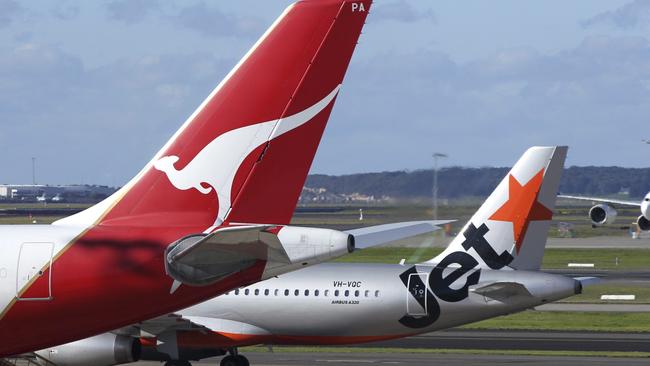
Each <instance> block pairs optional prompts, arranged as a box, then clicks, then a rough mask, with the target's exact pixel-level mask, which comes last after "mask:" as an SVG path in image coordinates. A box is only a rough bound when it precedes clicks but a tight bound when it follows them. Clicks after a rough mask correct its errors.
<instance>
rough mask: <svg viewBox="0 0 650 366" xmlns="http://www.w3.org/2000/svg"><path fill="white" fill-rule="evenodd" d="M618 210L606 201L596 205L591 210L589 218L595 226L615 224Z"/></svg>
mask: <svg viewBox="0 0 650 366" xmlns="http://www.w3.org/2000/svg"><path fill="white" fill-rule="evenodd" d="M617 214H618V213H617V212H616V210H615V209H614V208H613V207H611V206H609V205H606V204H604V203H601V204H599V205H596V206H594V207H592V208H591V209H590V210H589V218H590V219H591V223H592V224H593V225H594V226H601V225H607V224H613V223H614V221H616V215H617Z"/></svg>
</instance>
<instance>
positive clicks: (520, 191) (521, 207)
mask: <svg viewBox="0 0 650 366" xmlns="http://www.w3.org/2000/svg"><path fill="white" fill-rule="evenodd" d="M509 178H510V179H509V181H508V201H506V203H504V204H503V206H501V207H500V208H499V209H498V210H497V211H496V212H495V213H494V214H492V216H490V218H489V219H490V220H495V221H510V222H512V229H513V232H514V237H515V247H516V249H517V254H519V250H520V249H521V244H522V243H523V242H524V237H525V235H526V230H528V224H529V223H530V222H531V221H546V220H550V219H551V218H552V217H553V211H551V210H549V209H548V208H546V207H545V206H544V205H542V204H541V203H539V202H538V201H537V195H538V194H539V189H540V187H541V186H542V182H543V181H544V169H542V170H540V171H539V173H537V174H536V175H535V176H534V177H532V178H531V179H530V180H529V181H528V183H526V184H525V185H523V186H522V185H521V184H520V183H519V182H518V181H517V179H515V177H513V176H512V175H510V177H509Z"/></svg>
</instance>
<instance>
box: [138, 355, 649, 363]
mask: <svg viewBox="0 0 650 366" xmlns="http://www.w3.org/2000/svg"><path fill="white" fill-rule="evenodd" d="M246 357H248V359H249V360H250V363H251V365H252V366H313V365H318V366H327V365H349V366H360V365H409V366H431V365H445V366H456V365H457V366H469V365H477V366H494V365H515V364H516V365H521V364H525V365H532V366H561V365H571V366H575V365H589V366H618V365H621V366H641V365H643V366H646V365H648V359H646V358H606V357H561V356H502V355H463V354H445V355H441V354H416V353H405V354H402V353H400V354H387V353H282V352H275V353H250V354H247V355H246ZM132 365H134V366H160V363H158V362H140V363H136V364H132ZM193 365H219V359H212V360H206V361H201V362H194V363H193Z"/></svg>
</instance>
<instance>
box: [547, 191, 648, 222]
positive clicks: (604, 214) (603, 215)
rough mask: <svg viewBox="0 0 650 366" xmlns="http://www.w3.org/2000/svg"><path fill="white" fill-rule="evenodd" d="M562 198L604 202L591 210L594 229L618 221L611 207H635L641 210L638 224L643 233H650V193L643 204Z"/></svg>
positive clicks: (587, 198)
mask: <svg viewBox="0 0 650 366" xmlns="http://www.w3.org/2000/svg"><path fill="white" fill-rule="evenodd" d="M558 197H561V198H568V199H573V200H580V201H592V202H602V203H599V204H597V205H595V206H594V207H592V208H590V209H589V219H591V225H592V226H593V227H596V226H601V225H606V224H613V223H614V222H615V221H616V216H617V214H618V213H617V212H616V209H615V208H614V207H612V206H610V205H612V204H614V205H620V206H634V207H639V208H640V209H641V215H640V216H639V217H638V218H637V219H636V224H637V225H638V227H639V230H641V231H650V192H648V194H646V195H645V197H644V198H643V200H642V201H641V202H634V201H622V200H612V199H607V198H597V197H581V196H567V195H559V196H558Z"/></svg>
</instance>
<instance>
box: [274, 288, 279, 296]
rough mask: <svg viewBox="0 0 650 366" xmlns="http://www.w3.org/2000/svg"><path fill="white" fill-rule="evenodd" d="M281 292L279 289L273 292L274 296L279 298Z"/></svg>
mask: <svg viewBox="0 0 650 366" xmlns="http://www.w3.org/2000/svg"><path fill="white" fill-rule="evenodd" d="M279 292H280V290H278V289H277V288H276V289H275V291H273V294H274V295H275V296H278V293H279Z"/></svg>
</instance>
